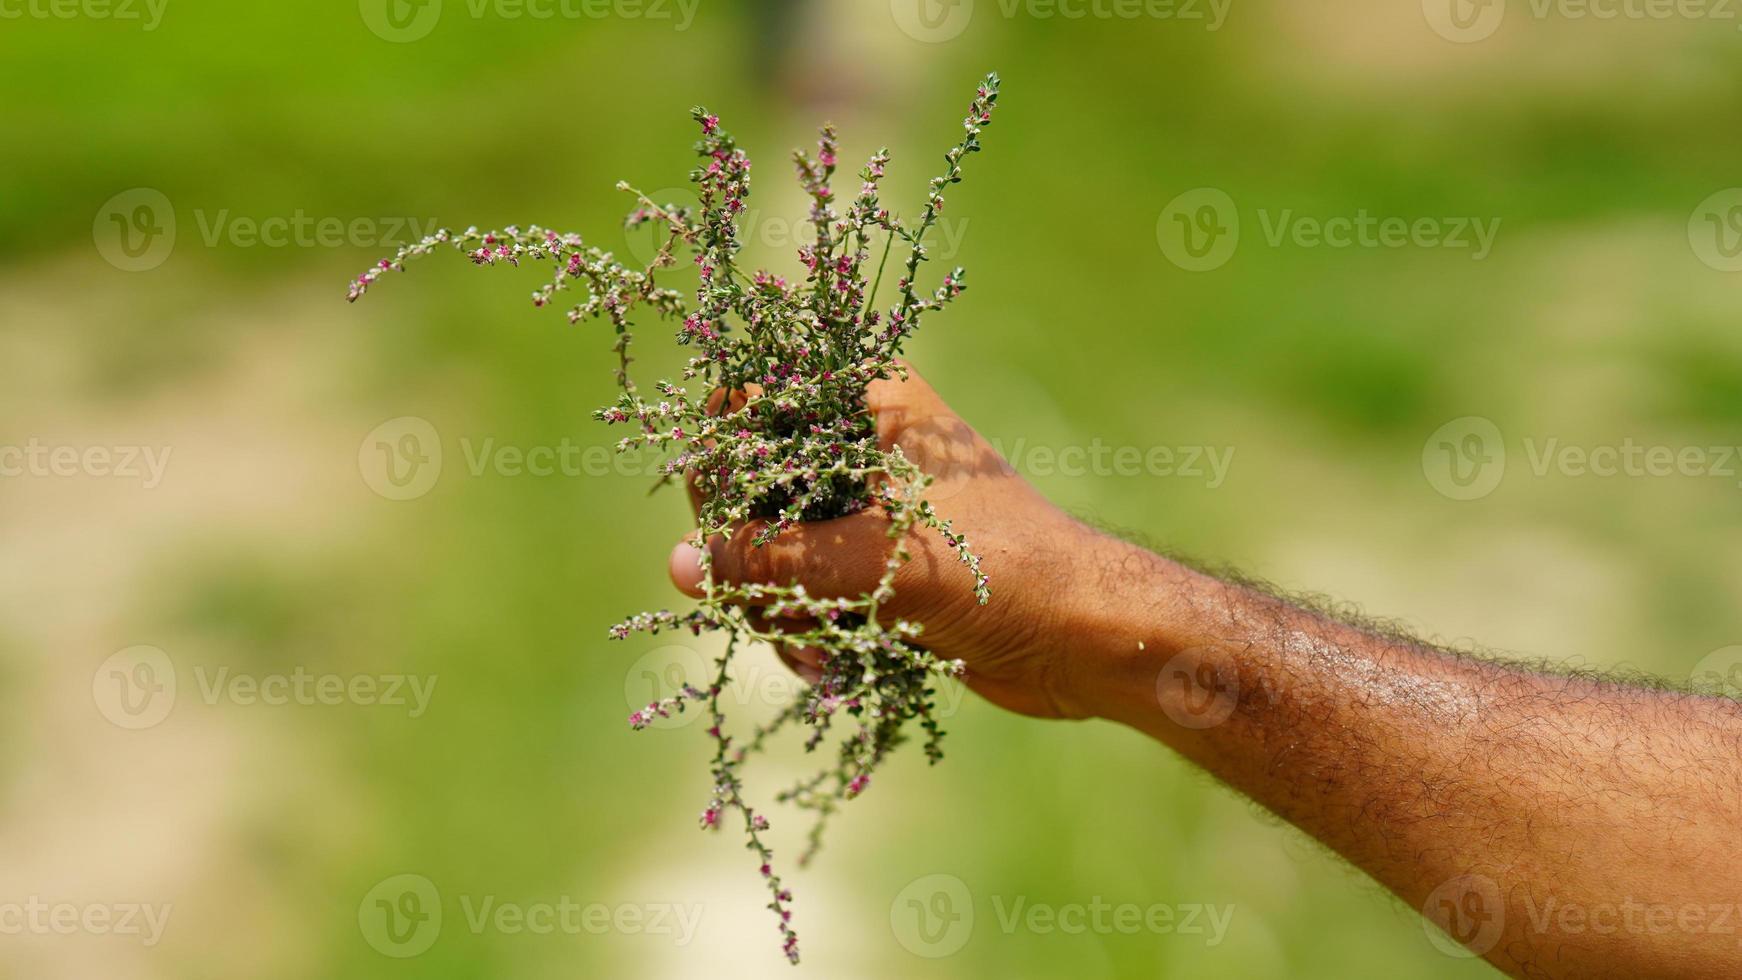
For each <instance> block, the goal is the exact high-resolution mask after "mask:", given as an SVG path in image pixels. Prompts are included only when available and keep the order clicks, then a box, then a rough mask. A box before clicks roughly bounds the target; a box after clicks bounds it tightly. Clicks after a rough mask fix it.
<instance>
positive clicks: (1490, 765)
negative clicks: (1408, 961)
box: [1059, 538, 1742, 976]
mask: <svg viewBox="0 0 1742 980" xmlns="http://www.w3.org/2000/svg"><path fill="white" fill-rule="evenodd" d="M1087 554H1088V557H1089V559H1090V561H1092V562H1094V563H1095V564H1097V565H1098V566H1099V567H1101V568H1103V569H1107V570H1113V571H1110V572H1109V573H1108V574H1104V575H1102V576H1101V578H1100V580H1098V581H1096V582H1095V583H1094V584H1095V588H1093V589H1092V590H1090V592H1091V593H1092V594H1091V595H1088V596H1086V597H1083V598H1078V599H1073V600H1072V602H1071V603H1069V604H1068V605H1070V606H1071V607H1072V612H1071V614H1070V617H1069V618H1070V619H1071V620H1072V621H1071V622H1069V624H1068V628H1067V629H1064V630H1061V632H1060V634H1059V635H1060V636H1061V637H1062V636H1066V635H1068V636H1072V637H1078V638H1081V640H1080V642H1077V643H1076V644H1075V646H1074V648H1068V649H1066V650H1065V651H1064V655H1063V656H1062V657H1061V658H1060V659H1061V660H1062V662H1063V663H1065V664H1066V665H1067V667H1066V668H1065V669H1064V670H1063V671H1062V677H1063V680H1064V689H1065V692H1066V693H1064V694H1063V695H1061V700H1064V701H1066V702H1067V703H1069V704H1070V705H1071V706H1072V711H1071V713H1072V714H1091V715H1099V716H1103V717H1107V718H1110V719H1113V720H1116V721H1120V722H1122V723H1125V724H1128V725H1130V726H1132V727H1135V728H1138V729H1140V730H1142V731H1144V732H1146V733H1148V734H1150V735H1152V736H1154V737H1155V738H1157V739H1159V740H1161V741H1163V742H1165V743H1166V744H1168V745H1169V746H1171V747H1173V748H1175V749H1177V750H1178V751H1180V752H1181V753H1182V754H1184V755H1186V756H1187V757H1188V758H1190V759H1192V760H1193V761H1194V762H1196V763H1197V764H1199V765H1201V766H1203V767H1204V768H1205V769H1207V770H1208V771H1210V772H1211V773H1213V774H1214V775H1216V776H1218V777H1219V778H1221V779H1223V780H1225V781H1226V782H1228V783H1230V784H1231V785H1233V786H1234V787H1236V788H1238V789H1240V790H1241V791H1243V792H1245V793H1247V794H1248V795H1250V796H1252V797H1253V798H1254V799H1256V800H1257V801H1259V802H1260V803H1262V804H1264V805H1265V806H1267V807H1269V808H1270V809H1271V810H1273V811H1275V812H1276V813H1278V814H1279V815H1281V816H1283V817H1284V818H1286V819H1288V820H1290V821H1291V822H1293V823H1295V824H1296V825H1298V826H1300V827H1301V828H1302V829H1303V830H1305V831H1307V832H1308V833H1310V834H1311V835H1313V836H1314V837H1316V838H1317V839H1319V840H1321V841H1323V842H1324V843H1325V844H1326V845H1328V846H1330V847H1332V848H1333V849H1335V850H1336V851H1337V852H1338V853H1340V854H1342V855H1343V856H1344V857H1346V858H1348V859H1349V860H1350V861H1351V862H1353V863H1355V864H1356V865H1358V866H1360V867H1361V868H1362V869H1363V870H1365V871H1367V872H1368V873H1369V874H1371V875H1372V876H1373V877H1375V878H1376V879H1378V880H1379V881H1380V882H1382V883H1383V884H1385V885H1386V886H1387V887H1389V888H1391V889H1392V890H1393V891H1395V892H1397V893H1398V894H1399V895H1401V896H1402V897H1403V898H1404V899H1405V900H1406V901H1408V902H1410V903H1411V904H1412V905H1414V906H1415V907H1417V908H1423V909H1424V910H1425V911H1427V912H1428V913H1429V914H1430V915H1433V916H1435V917H1437V918H1440V921H1442V922H1447V921H1448V918H1449V919H1450V921H1449V922H1448V924H1449V925H1451V926H1452V927H1453V930H1452V931H1453V932H1454V933H1460V931H1461V933H1462V934H1460V935H1459V938H1460V939H1463V940H1466V941H1469V942H1470V943H1471V945H1472V946H1473V947H1477V948H1481V951H1482V952H1483V953H1485V954H1486V955H1487V956H1488V958H1489V959H1491V960H1492V961H1494V962H1495V963H1496V964H1497V965H1500V966H1502V967H1503V968H1505V969H1507V970H1509V971H1510V972H1514V973H1515V974H1518V975H1541V976H1571V975H1577V976H1602V975H1641V974H1642V973H1648V974H1650V975H1689V976H1701V975H1717V974H1718V973H1721V972H1722V970H1720V969H1717V967H1716V964H1720V963H1721V964H1724V965H1725V968H1729V967H1730V966H1733V965H1734V963H1735V962H1736V960H1737V958H1738V954H1742V950H1739V949H1738V947H1737V943H1736V935H1735V934H1734V933H1725V932H1720V931H1718V929H1716V928H1711V927H1712V926H1714V923H1713V922H1712V919H1713V917H1714V914H1715V913H1713V911H1712V910H1711V906H1714V905H1724V906H1725V907H1726V908H1729V907H1730V906H1729V905H1726V903H1730V904H1732V905H1733V903H1735V902H1736V901H1737V891H1738V889H1737V888H1736V887H1735V885H1736V884H1737V879H1736V878H1735V877H1734V876H1732V875H1731V874H1730V873H1729V871H1728V860H1727V859H1728V855H1729V853H1730V841H1731V840H1733V838H1734V835H1735V833H1736V831H1737V830H1738V829H1739V828H1742V820H1739V818H1738V806H1739V805H1742V796H1739V792H1738V791H1739V789H1742V785H1739V782H1738V779H1737V776H1736V764H1735V760H1736V759H1737V758H1738V757H1739V754H1738V744H1739V742H1742V712H1739V711H1738V709H1737V706H1736V705H1734V704H1733V703H1731V702H1727V701H1723V700H1720V699H1708V698H1694V697H1689V696H1685V695H1678V694H1669V693H1664V692H1659V691H1654V690H1647V689H1641V688H1635V687H1628V686H1624V685H1618V684H1610V683H1600V682H1596V681H1592V680H1589V679H1583V678H1567V677H1559V676H1547V675H1542V674H1538V673H1533V672H1530V671H1526V670H1521V669H1514V668H1511V667H1507V666H1503V665H1498V664H1492V663H1486V662H1482V661H1479V660H1476V659H1472V658H1467V657H1461V656H1456V655H1453V654H1449V653H1445V652H1442V651H1440V650H1437V649H1434V648H1432V647H1429V646H1426V645H1423V644H1420V643H1416V642H1414V641H1411V640H1408V639H1406V638H1399V637H1394V636H1390V635H1386V634H1385V633H1383V632H1380V631H1377V630H1372V629H1367V628H1362V627H1359V626H1354V625H1350V624H1347V623H1344V622H1341V621H1338V620H1336V619H1333V618H1330V617H1327V616H1324V615H1321V614H1319V613H1317V612H1314V611H1311V610H1307V609H1304V608H1300V607H1297V606H1294V605H1291V604H1289V603H1287V602H1284V601H1282V600H1279V599H1276V598H1274V597H1272V596H1269V595H1265V594H1263V593H1261V592H1257V591H1254V590H1251V589H1248V588H1245V587H1242V586H1239V585H1234V584H1229V583H1225V582H1222V581H1219V580H1217V579H1215V578H1212V577H1210V576H1207V575H1204V574H1201V573H1199V572H1196V571H1193V570H1191V569H1188V568H1185V567H1183V566H1181V565H1178V564H1177V563H1174V562H1171V561H1168V560H1166V559H1163V558H1160V557H1158V556H1154V555H1150V554H1148V553H1147V552H1143V551H1142V550H1141V549H1137V548H1135V547H1133V546H1131V545H1128V544H1125V543H1123V542H1117V541H1113V540H1111V539H1107V538H1101V539H1099V540H1098V541H1096V542H1095V544H1094V545H1093V548H1092V549H1090V550H1089V552H1088V553H1087ZM1133 610H1142V611H1140V612H1136V613H1134V612H1133ZM1489 883H1491V884H1492V887H1491V888H1490V887H1489ZM1472 895H1474V897H1473V898H1472V897H1471V896H1472ZM1448 899H1449V900H1450V901H1451V905H1450V906H1447V907H1442V905H1443V904H1444V902H1445V901H1446V900H1448ZM1485 903H1487V904H1486V905H1485ZM1629 903H1632V904H1633V905H1643V906H1646V907H1649V908H1654V909H1665V910H1669V914H1680V913H1682V912H1683V911H1684V910H1685V909H1690V908H1695V907H1697V908H1699V909H1700V910H1701V912H1702V913H1704V915H1703V918H1704V924H1705V926H1707V927H1708V928H1704V929H1698V928H1688V927H1687V924H1686V923H1685V922H1677V923H1675V924H1673V926H1672V927H1670V928H1667V929H1664V928H1661V927H1660V928H1657V929H1656V931H1655V932H1654V931H1653V928H1654V927H1652V926H1651V924H1650V923H1649V922H1648V921H1646V919H1647V917H1648V915H1649V914H1651V913H1643V912H1642V913H1638V914H1637V915H1636V916H1635V918H1636V919H1637V920H1638V921H1636V922H1635V923H1634V924H1633V925H1634V926H1636V928H1633V927H1630V926H1629V924H1628V922H1626V921H1625V919H1626V917H1627V909H1628V908H1629ZM1495 906H1498V907H1499V908H1495ZM1569 909H1575V910H1577V911H1576V912H1574V913H1571V914H1572V916H1573V917H1572V918H1566V916H1567V915H1568V912H1567V910H1569ZM1483 912H1497V913H1498V914H1496V915H1492V916H1491V917H1489V918H1487V919H1481V918H1480V913H1483ZM1604 913H1608V918H1609V919H1610V920H1611V921H1610V922H1609V923H1608V925H1609V926H1612V927H1613V928H1607V927H1602V924H1600V923H1597V922H1595V921H1592V920H1591V917H1592V916H1596V917H1597V918H1603V917H1604ZM1656 914H1657V915H1658V918H1659V919H1661V918H1662V917H1663V915H1664V914H1666V913H1664V912H1659V913H1656ZM1727 914H1728V915H1731V916H1733V915H1734V914H1735V910H1734V909H1732V910H1731V912H1730V913H1727ZM1472 916H1475V917H1473V918H1472ZM1581 917H1582V918H1581ZM1684 918H1685V916H1684ZM1460 919H1463V921H1459V920H1460ZM1489 922H1492V923H1494V925H1488V923H1489ZM1660 926H1661V923H1660ZM1729 928H1731V929H1735V930H1742V923H1735V922H1733V921H1732V923H1731V925H1730V927H1729ZM1484 929H1486V931H1483V930H1484ZM1482 947H1486V948H1482ZM1678 964H1680V966H1678ZM1527 967H1528V969H1529V970H1535V971H1536V972H1535V973H1528V972H1527ZM1678 971H1679V972H1678ZM1702 971H1704V972H1702Z"/></svg>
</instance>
